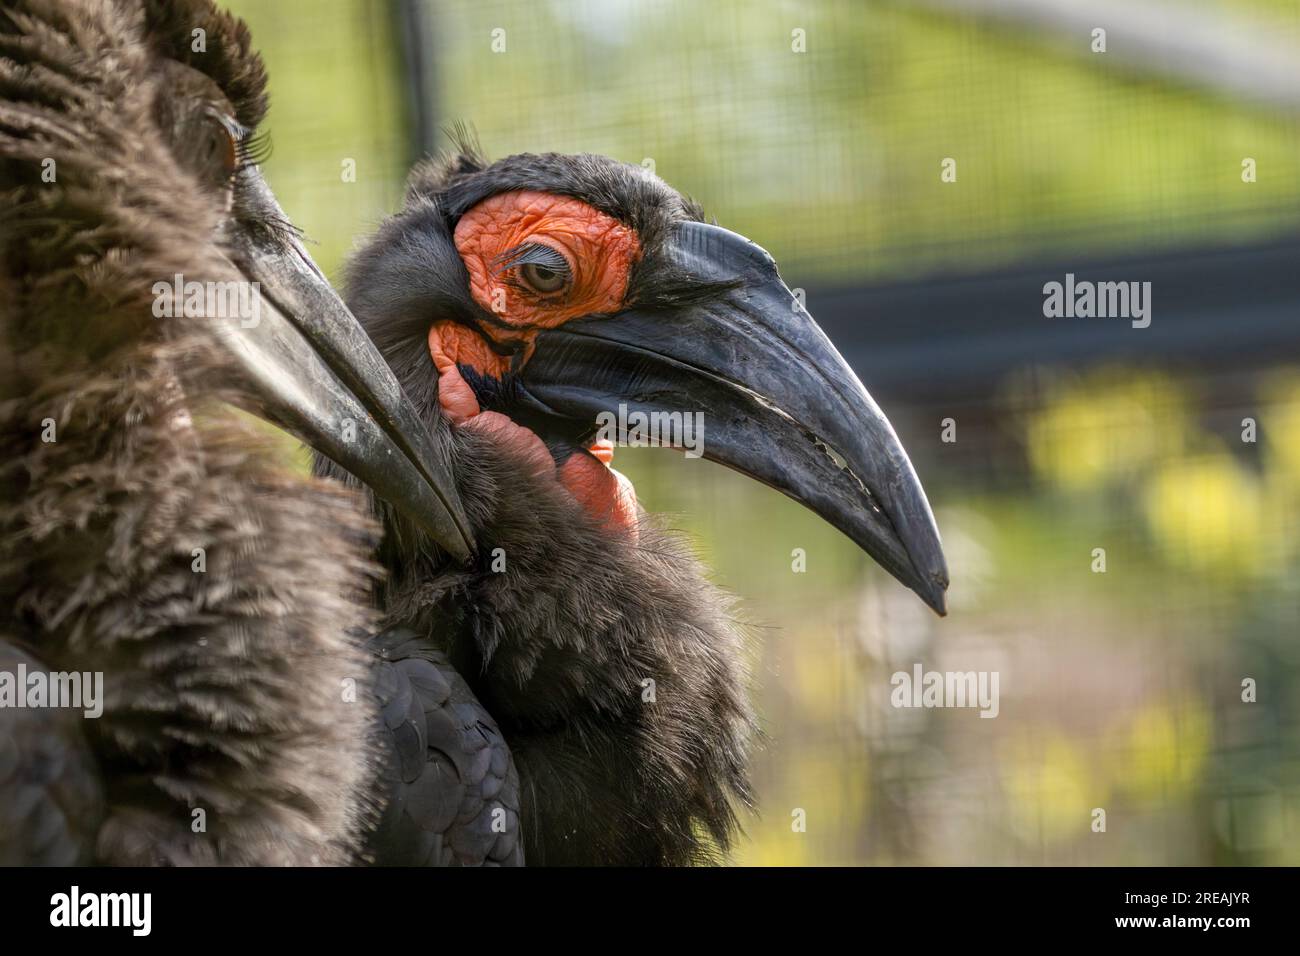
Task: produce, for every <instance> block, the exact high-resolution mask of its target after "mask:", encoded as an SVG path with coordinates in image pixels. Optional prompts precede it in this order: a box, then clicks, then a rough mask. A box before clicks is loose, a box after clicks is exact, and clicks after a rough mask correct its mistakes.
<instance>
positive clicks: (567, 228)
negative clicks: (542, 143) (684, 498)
mask: <svg viewBox="0 0 1300 956" xmlns="http://www.w3.org/2000/svg"><path fill="white" fill-rule="evenodd" d="M455 241H456V249H457V251H458V252H459V253H460V256H461V259H462V260H463V261H464V263H465V268H466V269H467V270H468V271H469V278H470V294H471V295H472V296H473V297H474V301H475V302H477V303H478V304H479V305H480V306H481V307H482V308H483V309H485V310H486V311H488V312H489V313H491V314H492V315H494V316H495V317H496V320H497V322H498V323H500V324H499V325H488V324H484V325H483V327H482V329H481V331H482V333H483V334H484V335H487V336H489V337H490V338H491V339H492V340H493V341H495V342H496V343H498V344H506V343H511V344H522V345H523V347H524V356H525V361H526V360H527V355H528V354H529V353H530V352H531V350H532V343H533V339H534V338H535V337H536V335H537V333H538V332H539V331H541V330H543V329H553V328H556V327H557V326H559V325H562V324H564V323H565V322H567V321H569V320H570V319H573V318H577V317H579V316H583V315H591V314H594V313H604V312H615V311H617V310H619V309H620V308H622V307H623V304H624V301H625V298H626V296H627V283H628V276H629V274H630V272H631V269H632V266H633V264H634V263H635V262H636V260H637V258H638V257H639V256H640V253H641V247H640V243H639V242H638V241H637V238H636V234H635V233H634V232H633V231H632V230H631V229H629V228H628V227H627V226H624V225H623V224H622V223H620V222H618V221H617V220H615V219H613V218H612V217H610V216H607V215H605V214H604V213H602V212H599V211H598V210H596V209H593V208H592V207H591V206H589V205H587V204H586V203H584V202H581V201H579V200H577V199H572V198H570V197H567V196H555V195H551V194H550V193H542V192H535V191H531V190H529V191H519V192H510V193H501V194H498V195H496V196H492V197H491V198H489V199H485V200H483V201H482V202H481V203H479V204H478V205H477V206H475V207H474V208H472V209H470V210H469V211H468V212H467V213H465V215H463V216H462V217H461V219H460V222H459V223H457V225H456V233H455ZM524 243H539V244H542V245H547V246H550V247H551V248H552V249H554V250H556V251H557V252H559V253H561V254H562V255H563V256H564V258H565V260H566V261H567V262H568V264H569V270H570V275H571V277H572V281H571V283H570V284H569V286H568V287H567V288H566V289H565V290H563V291H561V292H557V293H554V294H550V295H546V294H543V293H539V292H536V291H534V290H532V289H530V288H529V287H528V286H527V284H526V283H525V282H524V281H523V280H522V279H521V278H520V277H519V275H518V272H519V270H518V269H510V270H507V271H502V270H501V268H500V265H499V260H498V257H499V256H501V254H502V253H505V252H506V251H507V250H510V249H513V248H515V247H517V246H520V245H522V244H524ZM429 352H430V354H431V355H432V356H433V364H434V366H435V367H436V368H437V370H438V376H439V378H438V402H439V404H440V405H441V406H442V411H443V414H444V415H446V416H447V418H448V420H449V421H450V422H451V423H452V425H453V426H455V427H460V428H474V429H477V430H479V431H482V432H484V433H486V434H488V435H490V436H491V437H492V439H493V440H494V441H495V442H497V443H499V444H501V445H505V446H508V447H509V448H510V449H511V450H512V451H513V452H514V453H515V454H516V455H517V456H518V457H519V458H520V459H521V460H523V461H524V462H525V463H527V465H528V467H529V468H530V469H531V470H532V471H533V472H534V474H537V475H547V476H549V475H554V476H555V478H556V480H557V481H559V483H560V484H561V485H562V486H563V487H564V488H566V489H567V490H568V491H569V493H570V494H572V495H573V497H574V498H575V499H577V501H578V502H579V503H580V504H581V505H582V506H583V507H584V508H585V509H586V510H587V512H588V513H589V514H590V515H591V516H592V517H593V518H594V519H595V520H596V521H597V522H598V523H599V524H601V525H602V526H604V527H606V528H608V529H610V530H611V531H619V532H623V533H627V534H629V535H631V536H632V537H633V539H635V537H636V493H635V491H633V489H632V483H631V482H630V481H628V480H627V478H625V477H624V476H623V475H621V474H619V473H618V472H617V471H615V470H614V469H613V468H611V467H609V465H610V462H612V461H613V457H614V448H613V445H612V444H611V443H609V442H604V443H600V442H598V443H597V444H596V445H595V446H593V447H592V449H590V450H589V451H578V452H575V453H574V454H572V455H570V456H569V458H568V459H566V460H565V461H564V463H563V464H561V465H560V466H559V467H558V468H557V467H556V466H555V464H554V462H553V461H552V458H551V454H550V452H549V451H548V450H547V448H546V445H545V444H544V443H543V442H542V440H541V439H540V438H539V437H538V436H537V435H536V434H534V433H533V432H531V431H529V430H528V429H527V428H524V427H522V426H521V425H517V424H516V423H515V422H513V421H511V420H510V419H509V418H508V417H506V416H505V415H502V414H500V413H498V412H491V411H488V412H485V411H483V410H482V408H481V407H480V406H479V403H478V400H477V398H475V396H474V391H473V389H472V388H471V387H470V386H469V384H468V383H467V382H466V381H465V379H464V377H463V376H462V375H461V373H460V369H459V368H458V366H460V365H465V366H468V367H470V368H473V369H474V370H475V371H476V372H478V373H479V374H481V375H488V376H491V377H493V378H500V377H501V376H502V375H503V374H504V373H505V371H506V369H507V368H508V367H509V361H510V360H509V359H508V358H506V357H505V356H502V355H498V354H497V353H496V352H494V351H493V350H492V348H491V346H490V344H489V343H488V342H487V341H486V340H485V339H484V338H483V337H482V336H481V335H480V334H479V333H478V332H477V331H475V330H473V329H469V328H467V327H466V326H463V325H460V324H458V323H455V322H438V323H435V324H434V325H433V327H432V328H430V329H429Z"/></svg>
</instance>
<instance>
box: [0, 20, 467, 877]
mask: <svg viewBox="0 0 1300 956" xmlns="http://www.w3.org/2000/svg"><path fill="white" fill-rule="evenodd" d="M265 82H266V80H265V75H264V72H263V69H262V64H261V61H260V60H259V59H258V57H257V56H256V55H255V54H254V53H253V52H252V50H251V47H250V38H249V35H248V32H247V30H246V29H245V27H244V26H243V25H242V23H240V22H239V21H237V20H235V19H234V18H232V17H230V16H229V15H227V14H225V13H223V12H220V11H218V10H217V9H216V7H215V6H214V5H213V4H212V3H210V2H208V0H184V2H181V0H172V2H163V0H6V2H4V3H0V450H2V451H3V455H0V606H3V608H4V611H3V614H2V616H0V864H14V863H73V862H101V863H113V864H136V863H202V862H222V863H259V864H269V863H275V864H279V863H297V864H303V863H313V862H319V863H341V862H345V861H350V860H352V859H354V858H355V857H356V855H357V853H358V852H359V834H360V832H361V830H362V828H363V827H364V826H365V825H366V824H367V821H368V820H370V819H371V818H372V817H373V815H374V810H375V806H374V804H375V800H374V799H373V798H372V796H371V795H372V794H373V792H374V780H373V775H374V773H375V769H374V765H375V760H374V757H373V756H372V747H371V745H370V743H369V739H368V738H369V735H370V730H371V725H372V723H373V721H374V719H375V706H374V703H373V699H372V697H371V696H370V694H369V692H368V690H367V688H368V687H369V685H370V683H371V680H370V659H369V658H368V657H367V656H366V654H365V652H364V649H363V648H362V647H361V646H360V643H359V642H358V640H357V639H356V638H355V637H354V636H352V635H351V634H349V633H348V632H347V631H348V628H349V627H352V626H355V627H364V626H366V625H367V624H368V623H369V622H370V619H371V618H370V614H369V612H368V611H367V609H366V601H365V596H366V591H367V589H368V587H369V585H370V582H371V577H372V575H373V574H374V573H375V571H376V569H375V567H374V564H373V560H372V558H371V552H372V550H373V547H374V544H375V542H376V540H377V538H378V536H377V529H376V527H375V524H374V522H373V521H372V520H371V519H370V518H369V517H367V516H366V515H365V514H364V512H363V502H362V501H361V500H360V499H359V498H358V496H356V495H355V494H353V493H351V492H347V491H345V490H344V489H341V488H339V487H338V486H337V485H336V484H334V483H331V482H326V481H321V480H319V479H311V478H308V477H306V476H304V475H302V474H301V473H300V472H295V471H293V470H292V469H290V468H287V467H286V465H285V464H284V462H283V461H282V459H283V450H282V449H277V448H276V447H275V446H274V445H269V444H268V441H267V438H266V433H265V430H264V429H261V430H259V429H257V428H254V427H253V426H252V425H251V424H250V423H249V421H248V420H247V419H246V418H244V417H239V416H237V415H235V414H234V413H232V411H231V410H230V409H229V406H228V405H227V404H226V402H233V403H235V404H238V405H242V406H244V407H246V408H248V409H250V410H252V411H254V412H257V413H259V414H261V415H263V416H265V417H269V418H273V419H274V420H276V421H279V422H281V423H282V424H284V425H286V426H288V427H290V428H292V429H294V430H295V431H297V432H298V433H299V434H300V435H301V436H302V437H303V438H305V439H306V440H307V441H309V442H311V443H312V444H313V445H315V446H316V447H317V448H320V449H321V450H323V451H326V452H328V453H329V454H331V455H333V456H334V457H335V458H336V459H337V460H338V461H339V462H340V463H341V464H343V465H345V466H346V467H348V468H349V469H350V470H352V471H353V473H354V474H356V475H357V476H358V478H360V479H362V480H364V481H366V482H367V483H368V484H369V485H370V486H371V487H373V488H374V489H376V490H377V491H378V492H380V493H382V494H386V495H389V496H390V497H392V498H393V499H394V500H396V501H401V502H403V503H404V504H405V505H406V506H407V507H409V508H411V509H412V513H413V514H414V515H415V519H414V520H416V521H417V523H419V525H420V527H421V528H422V529H423V530H424V531H425V532H426V533H428V534H430V535H432V536H434V537H435V538H436V539H437V540H439V541H440V542H442V543H443V546H444V547H445V548H446V549H447V552H448V553H449V554H451V555H457V556H460V557H463V558H468V554H469V551H468V547H467V546H466V544H465V543H464V539H463V538H460V539H459V540H458V535H460V534H461V532H460V531H459V528H460V527H463V526H465V522H466V518H465V516H464V514H463V513H462V512H461V511H460V509H459V505H458V503H457V500H456V492H455V489H454V486H453V484H452V482H451V479H450V473H449V471H448V462H447V460H446V453H445V451H443V450H442V449H440V448H439V447H438V446H437V445H435V444H434V442H433V440H432V438H431V436H430V435H429V434H428V433H427V430H425V429H424V427H423V426H422V425H421V424H420V421H419V418H418V415H417V413H416V412H415V410H414V407H413V406H412V405H411V403H410V402H409V401H408V400H407V399H406V398H405V397H404V396H403V395H402V393H401V390H400V388H399V387H398V385H397V382H396V380H395V379H394V377H393V375H392V373H391V372H390V371H389V370H388V368H387V366H386V365H385V364H384V363H383V361H382V360H381V359H380V358H379V356H378V354H377V352H376V351H375V350H374V348H373V346H372V345H371V344H370V342H369V339H367V337H366V336H365V334H364V332H363V331H362V330H361V329H360V327H359V326H358V325H357V324H356V322H355V321H354V320H353V319H352V317H351V315H350V313H349V312H348V311H347V309H346V307H345V306H344V305H343V304H342V302H341V301H340V300H339V299H338V297H337V296H336V295H334V293H333V291H332V290H331V289H330V287H329V284H328V283H327V282H326V281H325V279H324V278H323V277H322V276H321V274H320V273H319V272H318V271H317V270H316V268H315V266H314V265H313V264H312V262H311V259H310V258H309V257H308V255H307V254H306V252H305V251H304V249H303V246H302V244H301V243H300V242H299V240H298V236H297V235H296V234H295V232H294V231H293V229H292V227H291V226H290V225H289V222H288V220H287V219H286V217H285V216H284V214H283V212H282V211H281V210H280V209H279V207H278V205H277V204H276V202H275V199H274V197H273V196H272V195H271V193H270V192H269V190H268V189H267V187H266V185H265V183H264V182H263V180H262V178H261V176H260V173H259V172H258V169H257V166H256V162H255V161H256V159H257V157H258V155H259V152H258V151H259V146H258V142H259V141H258V139H257V138H256V132H255V130H256V127H257V126H258V124H259V122H260V121H261V119H262V117H263V115H264V113H265V109H266V96H265ZM176 289H180V294H176V293H175V290H176ZM192 292H193V295H191V293H192ZM250 293H251V294H250ZM74 678H75V679H76V682H75V683H74ZM56 680H57V681H59V682H61V683H60V684H58V685H56V684H55V681H56ZM97 685H98V686H99V688H100V689H99V690H98V691H96V690H95V689H94V688H95V687H96V686H97ZM42 686H45V687H46V690H44V691H42V690H41V689H40V688H41V687H42ZM53 686H58V687H60V688H61V690H62V691H63V695H62V696H57V697H56V696H52V695H51V693H50V691H49V689H48V688H50V687H53ZM357 687H359V688H360V689H359V691H356V690H354V688H357ZM92 697H96V698H98V699H97V700H93V701H92V700H91V699H90V698H92ZM72 698H82V701H81V702H82V703H84V704H87V705H88V706H85V707H78V708H75V709H73V708H69V707H67V706H66V705H67V704H68V703H69V700H70V699H72ZM55 703H59V704H63V705H65V706H62V707H53V706H50V705H52V704H55ZM96 710H99V711H101V713H100V714H99V715H98V716H95V714H94V711H96Z"/></svg>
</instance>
